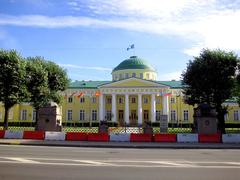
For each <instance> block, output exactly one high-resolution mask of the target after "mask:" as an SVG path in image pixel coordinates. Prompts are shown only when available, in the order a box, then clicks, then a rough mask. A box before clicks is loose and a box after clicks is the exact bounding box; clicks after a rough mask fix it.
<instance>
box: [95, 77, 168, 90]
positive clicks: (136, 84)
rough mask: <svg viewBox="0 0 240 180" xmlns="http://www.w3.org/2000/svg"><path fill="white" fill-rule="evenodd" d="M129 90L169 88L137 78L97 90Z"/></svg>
mask: <svg viewBox="0 0 240 180" xmlns="http://www.w3.org/2000/svg"><path fill="white" fill-rule="evenodd" d="M116 87H121V88H124V87H126V88H129V87H161V88H169V86H167V85H164V84H160V83H158V82H154V81H149V80H144V79H139V78H129V79H123V80H120V81H115V82H111V83H108V84H104V85H102V86H99V88H116Z"/></svg>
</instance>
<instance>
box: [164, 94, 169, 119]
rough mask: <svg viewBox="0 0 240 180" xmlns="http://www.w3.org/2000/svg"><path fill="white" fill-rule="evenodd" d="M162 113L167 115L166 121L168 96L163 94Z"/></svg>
mask: <svg viewBox="0 0 240 180" xmlns="http://www.w3.org/2000/svg"><path fill="white" fill-rule="evenodd" d="M162 99H163V115H168V121H169V106H168V105H169V102H168V96H163V97H162Z"/></svg>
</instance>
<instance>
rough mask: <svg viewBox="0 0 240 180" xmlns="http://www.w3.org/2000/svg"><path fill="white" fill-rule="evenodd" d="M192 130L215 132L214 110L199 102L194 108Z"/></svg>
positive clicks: (200, 132) (205, 132)
mask: <svg viewBox="0 0 240 180" xmlns="http://www.w3.org/2000/svg"><path fill="white" fill-rule="evenodd" d="M193 117H194V132H197V133H199V134H216V133H217V117H216V110H215V108H212V107H211V106H209V105H207V104H201V105H199V106H198V107H197V108H195V109H194V116H193Z"/></svg>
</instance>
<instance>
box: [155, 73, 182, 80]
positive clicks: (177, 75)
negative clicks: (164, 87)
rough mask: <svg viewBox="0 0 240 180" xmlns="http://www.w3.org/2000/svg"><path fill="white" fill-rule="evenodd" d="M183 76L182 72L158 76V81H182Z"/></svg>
mask: <svg viewBox="0 0 240 180" xmlns="http://www.w3.org/2000/svg"><path fill="white" fill-rule="evenodd" d="M181 74H182V71H175V72H169V73H165V74H158V80H160V81H171V80H180V77H181Z"/></svg>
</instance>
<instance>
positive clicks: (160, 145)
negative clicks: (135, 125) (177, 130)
mask: <svg viewBox="0 0 240 180" xmlns="http://www.w3.org/2000/svg"><path fill="white" fill-rule="evenodd" d="M0 144H5V145H32V146H59V147H95V148H138V149H141V148H146V149H164V148H165V149H240V144H223V143H156V142H149V143H146V142H138V143H137V142H93V141H46V140H26V139H0Z"/></svg>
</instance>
